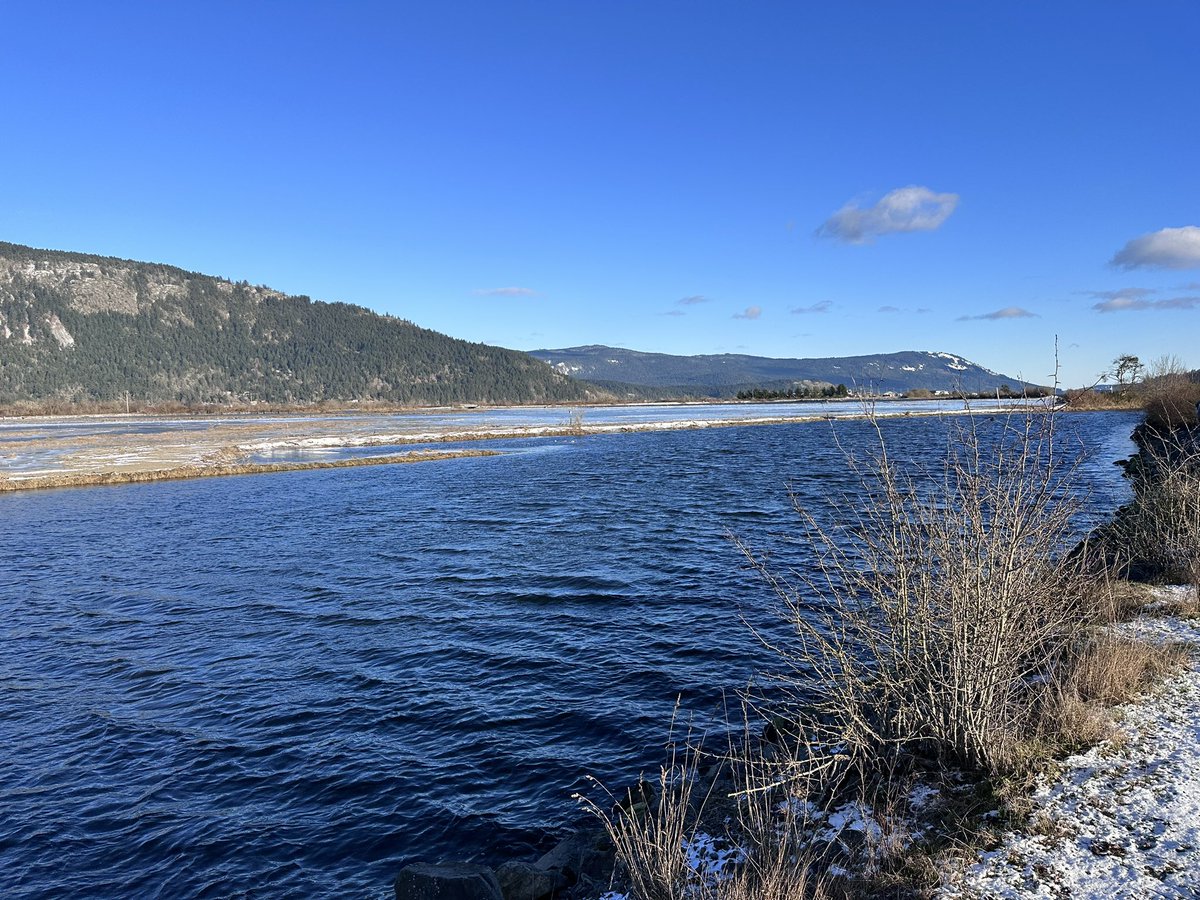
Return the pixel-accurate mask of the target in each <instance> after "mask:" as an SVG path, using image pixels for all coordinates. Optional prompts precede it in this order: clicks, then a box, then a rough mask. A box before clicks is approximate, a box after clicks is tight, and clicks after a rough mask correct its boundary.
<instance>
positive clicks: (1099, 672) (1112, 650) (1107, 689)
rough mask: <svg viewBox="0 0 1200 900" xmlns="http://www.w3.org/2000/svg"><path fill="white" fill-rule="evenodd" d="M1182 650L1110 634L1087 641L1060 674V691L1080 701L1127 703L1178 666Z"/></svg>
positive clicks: (1183, 655)
mask: <svg viewBox="0 0 1200 900" xmlns="http://www.w3.org/2000/svg"><path fill="white" fill-rule="evenodd" d="M1187 656H1188V650H1187V648H1186V647H1183V646H1180V645H1177V644H1165V645H1158V644H1152V643H1149V642H1148V641H1144V640H1140V639H1138V638H1135V637H1130V636H1129V635H1125V634H1120V633H1116V632H1112V631H1105V632H1101V633H1100V634H1097V635H1095V636H1093V637H1092V638H1090V639H1089V640H1088V642H1087V645H1086V646H1085V647H1084V648H1083V650H1082V651H1081V652H1080V653H1079V654H1078V655H1077V656H1076V657H1075V658H1074V660H1073V662H1072V665H1071V666H1070V667H1069V668H1068V669H1067V671H1066V673H1065V675H1064V686H1063V688H1064V691H1065V692H1069V693H1070V694H1071V695H1073V696H1075V697H1078V698H1079V699H1080V700H1082V701H1084V702H1099V703H1102V704H1106V705H1109V706H1112V705H1115V704H1118V703H1128V702H1129V701H1130V700H1133V699H1134V698H1135V697H1137V696H1138V694H1140V693H1142V692H1143V691H1145V689H1146V688H1147V687H1148V686H1149V685H1151V684H1153V683H1155V682H1156V681H1159V680H1161V679H1162V677H1163V676H1164V675H1165V674H1166V673H1168V672H1171V671H1174V670H1176V669H1178V668H1179V667H1180V666H1182V665H1183V664H1184V663H1185V662H1186V660H1187Z"/></svg>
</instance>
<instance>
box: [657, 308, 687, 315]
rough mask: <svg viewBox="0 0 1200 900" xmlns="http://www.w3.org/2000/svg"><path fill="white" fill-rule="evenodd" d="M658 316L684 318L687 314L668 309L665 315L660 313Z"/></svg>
mask: <svg viewBox="0 0 1200 900" xmlns="http://www.w3.org/2000/svg"><path fill="white" fill-rule="evenodd" d="M660 315H664V316H686V315H687V313H685V312H684V311H683V310H682V309H668V310H667V311H666V312H665V313H660Z"/></svg>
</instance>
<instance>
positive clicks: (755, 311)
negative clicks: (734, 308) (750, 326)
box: [733, 306, 762, 319]
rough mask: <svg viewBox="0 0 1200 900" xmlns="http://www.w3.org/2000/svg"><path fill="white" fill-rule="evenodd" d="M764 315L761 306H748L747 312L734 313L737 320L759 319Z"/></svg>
mask: <svg viewBox="0 0 1200 900" xmlns="http://www.w3.org/2000/svg"><path fill="white" fill-rule="evenodd" d="M761 315H762V307H761V306H747V307H746V310H745V312H740V313H734V314H733V317H734V318H735V319H757V318H758V317H759V316H761Z"/></svg>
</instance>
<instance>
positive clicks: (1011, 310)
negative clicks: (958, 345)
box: [958, 306, 1041, 322]
mask: <svg viewBox="0 0 1200 900" xmlns="http://www.w3.org/2000/svg"><path fill="white" fill-rule="evenodd" d="M1040 318H1041V316H1039V315H1038V314H1037V313H1032V312H1030V311H1029V310H1027V309H1022V308H1021V307H1020V306H1006V307H1004V309H997V310H995V311H994V312H990V313H980V314H979V315H977V316H959V317H958V321H960V322H969V321H972V320H975V319H986V320H990V321H998V320H1000V319H1040Z"/></svg>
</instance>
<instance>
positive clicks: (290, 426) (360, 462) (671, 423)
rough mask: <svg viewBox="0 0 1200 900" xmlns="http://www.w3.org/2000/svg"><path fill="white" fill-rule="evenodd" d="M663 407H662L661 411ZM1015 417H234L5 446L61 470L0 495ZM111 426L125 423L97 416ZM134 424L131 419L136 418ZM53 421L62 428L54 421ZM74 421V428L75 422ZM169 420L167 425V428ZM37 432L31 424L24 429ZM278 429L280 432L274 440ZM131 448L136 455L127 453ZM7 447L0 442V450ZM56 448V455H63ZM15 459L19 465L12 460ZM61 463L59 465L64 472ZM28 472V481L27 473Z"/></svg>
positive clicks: (956, 412)
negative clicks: (524, 444) (270, 458)
mask: <svg viewBox="0 0 1200 900" xmlns="http://www.w3.org/2000/svg"><path fill="white" fill-rule="evenodd" d="M660 405H661V404H660ZM1012 411H1013V410H1010V409H1000V408H992V407H989V408H985V409H971V408H969V407H968V408H966V409H952V410H947V409H927V410H904V411H894V412H887V411H884V412H879V411H878V410H876V411H873V412H872V411H869V410H865V409H864V410H862V411H860V412H852V413H846V412H843V413H839V414H836V415H835V414H832V413H825V414H820V413H816V412H814V413H813V414H809V415H791V416H754V417H745V418H736V417H730V418H710V419H669V420H665V421H658V422H611V423H588V422H585V421H582V420H580V421H575V422H570V423H567V424H558V425H515V426H486V425H484V426H479V425H474V426H470V425H468V426H461V427H459V428H455V427H454V426H450V427H442V428H437V429H435V430H429V431H415V430H414V431H400V432H391V433H381V432H375V433H357V434H356V433H354V432H353V431H348V430H341V431H339V429H338V427H337V426H336V425H333V426H331V425H329V424H327V421H326V420H321V419H317V420H314V421H313V423H312V425H311V427H310V428H309V429H308V430H307V431H304V432H300V433H297V428H296V423H295V422H286V423H279V422H262V423H254V422H246V421H241V420H240V418H239V417H229V418H227V419H220V418H211V417H209V418H208V421H211V422H213V426H212V428H211V429H209V430H208V431H206V432H195V431H188V430H185V429H179V430H178V431H172V430H171V429H167V430H165V431H163V432H159V433H153V434H142V435H128V434H115V435H103V434H100V435H75V436H71V435H64V436H63V437H62V438H58V437H57V436H50V437H41V438H35V439H29V440H24V441H22V440H12V441H10V442H9V443H8V444H7V447H8V448H14V447H15V448H17V449H18V450H23V451H25V452H26V454H28V453H29V451H33V452H35V453H36V452H42V453H49V454H51V457H52V459H53V462H54V463H58V464H59V465H60V468H40V469H27V470H24V471H23V470H22V469H19V468H13V469H8V470H5V469H4V468H2V467H0V493H9V492H15V491H22V490H41V489H47V488H60V487H92V486H101V485H110V484H141V483H148V482H153V481H173V480H182V479H194V478H207V477H223V476H228V475H245V474H270V473H274V472H294V471H307V470H314V469H330V468H353V467H358V466H365V465H388V464H392V463H406V462H422V461H429V460H436V459H449V458H455V457H459V456H476V457H478V456H497V455H501V454H502V452H503V451H499V450H484V449H465V448H464V449H463V450H456V451H448V450H442V451H439V450H427V451H406V452H404V453H390V454H386V455H382V456H378V457H351V458H341V459H326V460H320V459H316V460H289V461H284V462H278V463H274V462H256V461H253V457H254V455H255V454H263V453H271V452H276V451H297V452H301V453H303V452H306V451H313V452H315V451H327V452H336V451H338V450H347V449H352V448H364V447H403V446H409V445H415V444H452V443H464V444H466V443H477V442H481V441H506V440H523V439H531V438H579V437H591V436H600V435H610V434H639V433H655V432H666V431H691V430H699V429H708V428H737V427H759V426H771V425H789V424H812V423H816V422H821V421H826V422H831V423H832V422H838V421H849V422H853V421H863V420H866V419H870V418H876V419H880V420H886V419H906V418H929V417H945V416H961V415H997V414H1000V413H1005V414H1007V413H1009V412H1012ZM1024 411H1028V412H1036V413H1043V412H1049V410H1046V409H1043V408H1040V407H1036V406H1032V407H1028V408H1026V409H1025V410H1024ZM100 418H105V419H112V420H115V421H117V422H128V421H130V419H129V418H126V417H124V416H122V417H100ZM135 418H136V417H135ZM54 421H59V420H54ZM75 421H78V420H75ZM167 421H173V419H168V420H167ZM26 424H28V425H29V427H31V428H36V427H37V426H36V423H32V422H28V421H27V423H26ZM279 429H282V432H280V430H279ZM135 444H137V446H134V445H135ZM5 448H6V445H4V444H2V443H0V450H3V449H5ZM60 448H61V449H60ZM13 458H14V459H16V460H18V461H19V460H20V456H19V454H14V457H13ZM64 463H65V464H64ZM26 472H27V473H28V474H26Z"/></svg>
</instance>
